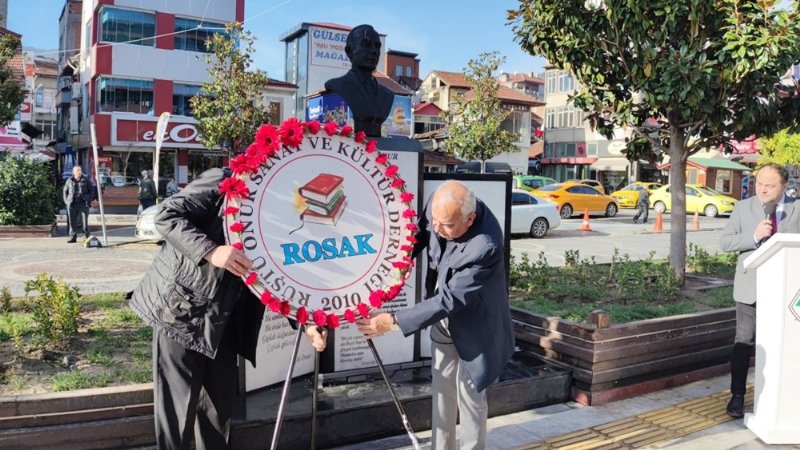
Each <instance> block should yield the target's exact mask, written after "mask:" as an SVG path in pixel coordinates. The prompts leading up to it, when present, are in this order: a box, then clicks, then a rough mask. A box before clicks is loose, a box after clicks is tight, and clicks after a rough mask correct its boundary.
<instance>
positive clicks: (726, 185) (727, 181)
mask: <svg viewBox="0 0 800 450" xmlns="http://www.w3.org/2000/svg"><path fill="white" fill-rule="evenodd" d="M732 176H733V172H731V171H730V170H717V181H716V184H715V186H714V188H715V189H716V191H717V192H721V193H723V194H730V193H731V177H732Z"/></svg>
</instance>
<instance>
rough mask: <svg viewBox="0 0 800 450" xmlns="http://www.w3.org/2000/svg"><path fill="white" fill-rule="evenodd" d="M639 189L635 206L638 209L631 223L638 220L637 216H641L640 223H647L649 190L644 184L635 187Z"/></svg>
mask: <svg viewBox="0 0 800 450" xmlns="http://www.w3.org/2000/svg"><path fill="white" fill-rule="evenodd" d="M636 190H637V191H639V197H638V198H637V200H636V207H637V208H638V209H639V210H638V211H637V212H636V215H635V216H633V223H638V222H639V217H642V216H644V217H643V218H642V223H647V214H648V213H649V212H650V192H648V191H647V189H646V188H645V187H644V186H638V188H637V189H636Z"/></svg>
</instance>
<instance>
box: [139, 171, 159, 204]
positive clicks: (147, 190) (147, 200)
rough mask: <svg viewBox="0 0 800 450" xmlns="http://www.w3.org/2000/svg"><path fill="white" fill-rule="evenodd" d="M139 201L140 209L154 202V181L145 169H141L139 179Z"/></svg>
mask: <svg viewBox="0 0 800 450" xmlns="http://www.w3.org/2000/svg"><path fill="white" fill-rule="evenodd" d="M139 203H141V205H142V211H144V210H145V209H147V208H149V207H151V206H153V205H155V204H156V183H155V182H154V181H153V179H152V178H150V174H149V173H148V172H147V171H146V170H143V171H142V179H141V180H140V181H139Z"/></svg>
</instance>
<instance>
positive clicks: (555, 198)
mask: <svg viewBox="0 0 800 450" xmlns="http://www.w3.org/2000/svg"><path fill="white" fill-rule="evenodd" d="M531 193H532V194H533V195H536V196H537V197H541V198H544V199H546V200H550V201H552V202H555V203H557V204H558V210H559V213H560V215H561V218H562V219H568V218H570V217H572V215H573V214H575V213H579V214H580V213H583V212H584V211H585V210H589V212H590V213H595V214H598V213H599V214H605V215H606V217H614V216H616V215H617V211H619V205H618V204H617V200H616V199H615V198H614V197H612V196H610V195H606V194H603V193H601V192H600V191H598V190H597V189H595V188H593V187H591V186H587V185H585V184H582V183H566V182H565V183H556V184H548V185H547V186H542V187H540V188H539V189H536V190H535V191H531Z"/></svg>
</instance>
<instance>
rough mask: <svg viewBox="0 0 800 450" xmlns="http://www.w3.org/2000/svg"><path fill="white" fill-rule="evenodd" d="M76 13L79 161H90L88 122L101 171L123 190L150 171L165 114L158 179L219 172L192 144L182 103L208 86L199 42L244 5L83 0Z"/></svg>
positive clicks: (218, 159) (215, 159)
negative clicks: (167, 119)
mask: <svg viewBox="0 0 800 450" xmlns="http://www.w3.org/2000/svg"><path fill="white" fill-rule="evenodd" d="M67 6H69V5H67ZM65 9H67V8H65ZM81 12H82V14H81V22H80V26H81V38H80V41H81V44H80V46H79V48H80V49H81V51H80V55H79V57H78V61H77V67H76V68H77V73H76V74H75V76H74V78H75V81H76V82H77V83H79V85H78V86H76V87H75V88H73V89H72V92H71V97H72V100H74V101H75V102H76V103H78V104H79V105H80V106H79V108H77V109H78V111H77V112H78V119H79V120H78V121H79V124H78V126H77V127H78V135H77V139H76V140H75V141H76V142H75V147H76V148H77V149H78V152H79V153H78V155H79V158H78V159H79V163H81V164H86V163H89V157H90V155H91V152H90V151H88V150H89V149H90V146H91V136H90V126H89V125H90V124H94V126H95V130H96V137H97V145H98V147H100V148H101V151H100V155H99V161H98V162H99V163H100V166H101V171H104V172H108V173H109V174H110V175H111V179H114V180H117V179H121V180H122V181H120V183H119V184H130V182H131V181H132V180H131V178H132V177H134V176H138V174H139V173H140V172H141V171H142V170H151V169H152V168H153V156H154V148H155V129H156V122H157V120H158V117H159V115H161V113H164V112H169V113H171V114H172V118H171V119H170V122H169V126H168V127H167V132H166V136H165V138H164V143H163V146H162V152H161V157H160V159H159V168H160V173H161V175H162V179H164V180H165V181H166V180H168V179H169V178H173V177H174V178H175V179H176V180H177V181H178V183H181V184H183V183H187V182H189V181H191V179H193V178H194V177H195V176H197V175H198V174H199V173H201V172H202V171H204V170H206V169H208V168H211V167H220V166H221V165H222V156H223V155H222V154H221V153H219V152H214V151H213V150H209V149H206V148H205V147H204V146H203V145H202V143H201V142H200V140H199V138H198V131H197V127H196V123H197V122H196V120H195V119H194V117H193V114H192V110H191V106H190V104H189V99H190V98H191V97H193V96H194V95H196V94H197V93H198V92H199V91H200V88H201V86H202V84H203V83H204V82H207V81H209V76H208V72H207V69H208V65H207V63H206V62H205V58H204V57H203V56H204V53H205V52H207V50H206V47H205V41H206V39H208V38H209V37H210V36H212V35H214V34H218V33H224V27H225V24H226V23H229V22H233V21H239V22H241V21H242V20H243V19H244V0H216V1H214V2H164V1H160V0H85V1H84V2H83V4H82V10H81ZM62 16H64V14H62ZM67 16H69V14H67ZM65 28H66V27H65ZM65 40H68V39H65ZM61 104H62V105H63V104H64V103H63V102H62V103H61ZM119 177H122V178H119ZM116 184H117V183H116V182H115V185H116Z"/></svg>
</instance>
